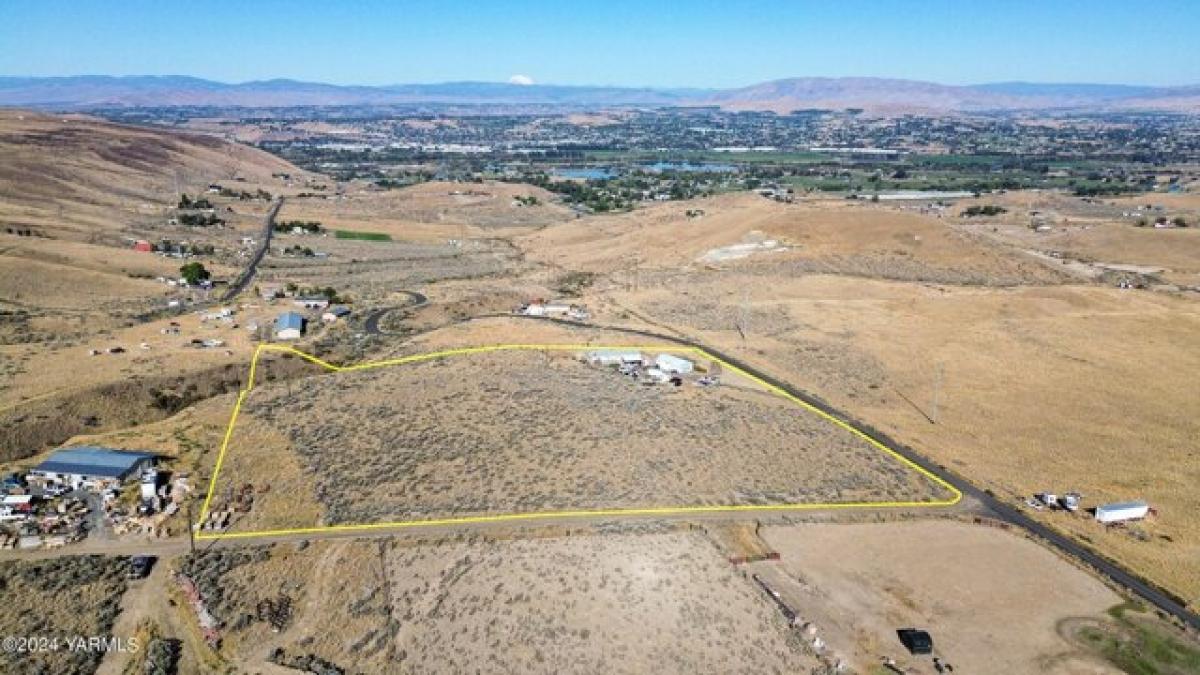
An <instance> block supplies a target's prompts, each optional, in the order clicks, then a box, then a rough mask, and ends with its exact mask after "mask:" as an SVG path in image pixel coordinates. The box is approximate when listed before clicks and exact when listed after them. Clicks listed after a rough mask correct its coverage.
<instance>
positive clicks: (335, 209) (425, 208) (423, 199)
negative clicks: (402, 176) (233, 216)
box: [279, 181, 573, 243]
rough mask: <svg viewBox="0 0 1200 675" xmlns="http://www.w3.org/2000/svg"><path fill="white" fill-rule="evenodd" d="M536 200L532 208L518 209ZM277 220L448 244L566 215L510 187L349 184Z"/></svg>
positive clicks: (546, 197) (545, 199)
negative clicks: (524, 200) (523, 200)
mask: <svg viewBox="0 0 1200 675" xmlns="http://www.w3.org/2000/svg"><path fill="white" fill-rule="evenodd" d="M517 197H535V198H537V200H538V201H539V202H540V203H539V204H538V205H536V206H518V205H516V203H515V202H514V200H515V199H516V198H517ZM279 217H280V219H281V220H316V221H319V222H320V223H321V224H322V225H324V226H325V227H326V228H327V229H328V230H330V231H333V230H339V229H340V230H352V231H359V232H378V233H380V234H386V235H389V236H390V237H392V238H393V239H398V240H407V241H418V242H435V243H444V242H445V240H447V239H467V238H486V237H494V236H499V235H502V234H506V233H509V232H520V231H522V230H529V229H534V228H541V227H546V226H548V225H552V224H555V223H560V222H564V221H566V220H568V219H570V218H571V217H573V216H572V214H571V212H570V210H568V209H567V208H566V207H564V206H561V205H559V204H558V203H556V202H555V198H554V195H552V194H551V193H549V192H547V191H545V190H543V189H541V188H537V187H533V186H531V185H520V184H514V183H498V182H490V181H489V182H485V183H446V182H437V181H434V182H429V183H421V184H419V185H414V186H412V187H408V188H403V189H399V190H380V189H378V188H368V187H366V186H365V185H361V184H358V183H351V184H348V185H347V186H346V191H345V192H344V193H342V194H339V195H330V196H329V197H328V198H324V197H311V198H297V199H293V200H290V201H289V202H288V203H287V205H286V206H285V207H284V209H283V210H282V211H281V212H280V214H279Z"/></svg>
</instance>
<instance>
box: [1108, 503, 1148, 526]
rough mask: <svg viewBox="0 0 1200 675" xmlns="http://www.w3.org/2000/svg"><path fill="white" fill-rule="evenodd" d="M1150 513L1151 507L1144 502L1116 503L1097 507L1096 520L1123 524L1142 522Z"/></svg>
mask: <svg viewBox="0 0 1200 675" xmlns="http://www.w3.org/2000/svg"><path fill="white" fill-rule="evenodd" d="M1148 513H1150V505H1149V504H1147V503H1146V502H1143V501H1135V502H1116V503H1114V504H1104V505H1101V506H1097V507H1096V520H1098V521H1100V522H1102V523H1106V524H1107V523H1122V522H1125V521H1127V520H1141V519H1142V518H1145V517H1146V515H1147V514H1148Z"/></svg>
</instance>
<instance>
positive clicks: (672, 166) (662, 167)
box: [642, 162, 737, 173]
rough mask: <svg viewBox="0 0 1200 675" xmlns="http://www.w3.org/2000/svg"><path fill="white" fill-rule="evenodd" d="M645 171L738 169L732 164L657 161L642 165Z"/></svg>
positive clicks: (697, 171) (701, 171)
mask: <svg viewBox="0 0 1200 675" xmlns="http://www.w3.org/2000/svg"><path fill="white" fill-rule="evenodd" d="M642 169H643V170H645V171H654V172H661V171H691V172H693V173H732V172H734V171H737V167H736V166H734V165H732V164H713V163H708V162H705V163H702V164H693V163H691V162H655V163H653V164H646V165H644V166H642Z"/></svg>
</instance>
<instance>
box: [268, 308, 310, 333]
mask: <svg viewBox="0 0 1200 675" xmlns="http://www.w3.org/2000/svg"><path fill="white" fill-rule="evenodd" d="M304 323H305V321H304V317H303V316H301V315H299V314H297V313H295V312H284V313H283V314H280V315H279V316H278V317H277V318H276V319H275V337H276V338H277V339H279V340H299V339H300V337H301V336H302V335H304Z"/></svg>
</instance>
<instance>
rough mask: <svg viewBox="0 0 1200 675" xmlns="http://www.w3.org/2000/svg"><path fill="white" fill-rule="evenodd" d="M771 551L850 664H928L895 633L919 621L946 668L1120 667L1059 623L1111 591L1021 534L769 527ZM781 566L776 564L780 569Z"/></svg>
mask: <svg viewBox="0 0 1200 675" xmlns="http://www.w3.org/2000/svg"><path fill="white" fill-rule="evenodd" d="M762 535H763V537H764V538H765V539H766V541H767V542H768V543H769V544H770V545H771V546H772V547H773V548H774V549H775V550H777V551H779V553H780V555H781V556H782V561H781V562H779V563H754V564H752V565H751V567H753V568H757V569H758V570H759V571H760V573H761V574H763V576H764V578H765V579H768V583H772V582H774V583H776V584H777V588H775V590H777V591H779V592H780V593H783V594H784V597H785V599H786V600H788V601H791V602H793V603H795V605H796V606H797V609H798V611H799V613H800V614H801V616H802V617H803V619H804V620H805V621H809V622H812V624H813V625H814V626H816V627H817V629H818V635H819V636H820V637H821V638H822V639H824V640H825V641H826V643H827V644H828V645H829V647H830V648H831V649H832V650H834V651H836V652H838V653H840V654H842V655H844V656H845V658H847V659H848V660H849V662H850V663H851V665H852V666H853V667H855V668H856V670H857V671H858V672H871V673H873V672H887V671H885V670H883V669H881V668H880V669H879V670H874V668H878V666H879V664H880V663H881V660H882V658H884V657H891V658H893V659H895V660H896V662H897V664H898V665H899V667H901V668H903V669H904V670H905V672H909V673H930V674H932V673H934V672H935V671H934V667H933V664H932V661H931V659H930V657H928V656H926V657H914V656H910V655H909V654H908V652H907V651H906V650H905V649H904V647H903V646H902V645H901V643H900V641H899V639H898V638H897V636H896V631H897V630H898V629H900V628H909V627H917V628H921V629H924V630H927V631H929V633H930V634H931V635H932V637H933V642H934V650H935V654H937V655H938V656H940V657H941V658H942V659H944V660H945V661H947V662H949V663H950V664H951V665H953V666H954V668H955V672H965V673H981V674H983V673H995V674H996V675H1008V674H1010V673H1054V674H1057V675H1066V674H1067V673H1072V674H1076V673H1096V674H1100V673H1106V674H1107V673H1118V672H1121V671H1119V670H1118V669H1116V668H1115V667H1112V666H1111V665H1108V664H1107V663H1106V662H1104V661H1103V660H1102V659H1100V658H1099V656H1098V655H1096V654H1093V653H1090V652H1089V651H1088V650H1086V649H1083V648H1081V647H1080V646H1079V645H1077V644H1075V643H1073V642H1071V641H1069V640H1067V639H1066V638H1065V637H1063V636H1062V635H1060V633H1059V626H1060V624H1061V623H1062V622H1065V621H1068V620H1072V619H1077V618H1081V617H1088V618H1092V619H1094V620H1097V621H1101V620H1103V619H1104V618H1105V615H1104V612H1105V610H1107V609H1108V608H1110V607H1112V606H1114V605H1116V604H1118V603H1120V602H1121V598H1120V596H1118V595H1116V594H1115V593H1113V592H1112V591H1111V590H1109V589H1108V588H1107V587H1105V586H1104V585H1103V584H1101V583H1100V582H1099V581H1097V580H1095V579H1094V578H1092V577H1091V576H1089V575H1088V574H1087V573H1085V572H1083V571H1082V570H1079V569H1076V568H1075V567H1073V566H1071V565H1070V564H1067V563H1065V562H1063V561H1062V560H1060V559H1059V558H1058V557H1056V556H1055V555H1054V554H1053V553H1051V552H1050V551H1048V550H1047V549H1045V548H1043V547H1041V546H1038V545H1037V544H1035V543H1034V542H1032V541H1029V540H1027V539H1024V538H1022V537H1019V536H1016V535H1013V534H1010V533H1007V532H1004V531H1001V530H998V529H995V528H989V527H982V526H979V525H972V524H967V523H962V522H957V521H937V520H929V521H912V522H892V523H860V524H809V525H796V526H789V527H767V528H764V529H763V531H762ZM778 572H782V574H778Z"/></svg>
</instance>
